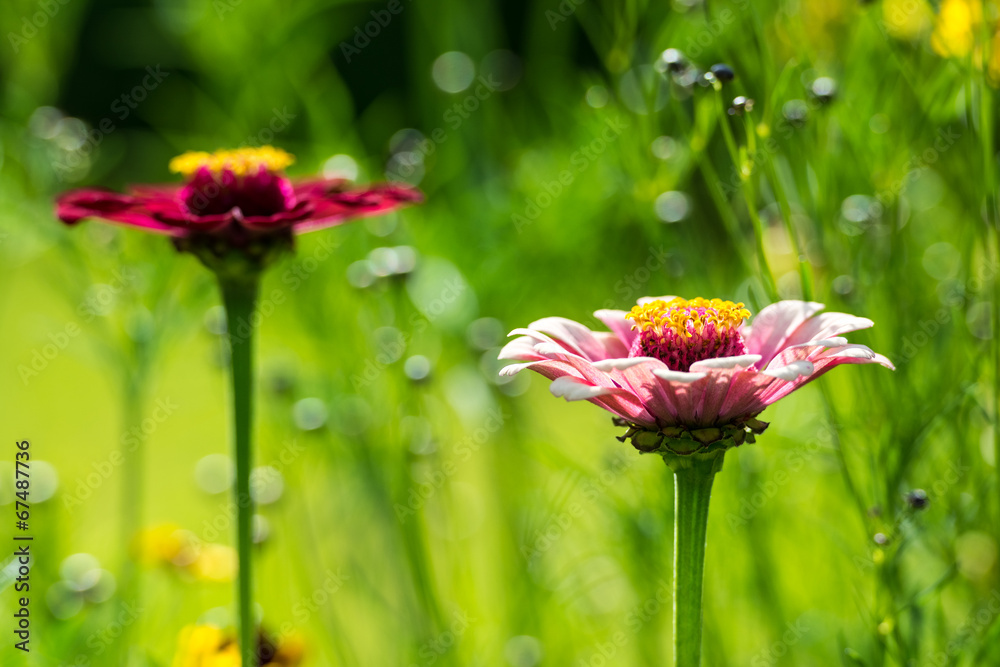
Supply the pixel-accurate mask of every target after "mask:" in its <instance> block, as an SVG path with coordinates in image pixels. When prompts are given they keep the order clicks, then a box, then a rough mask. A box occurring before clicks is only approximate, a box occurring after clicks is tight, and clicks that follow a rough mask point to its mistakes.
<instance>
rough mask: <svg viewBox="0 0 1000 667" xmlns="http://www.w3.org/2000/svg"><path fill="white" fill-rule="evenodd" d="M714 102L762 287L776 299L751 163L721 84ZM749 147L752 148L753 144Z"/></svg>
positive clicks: (716, 85)
mask: <svg viewBox="0 0 1000 667" xmlns="http://www.w3.org/2000/svg"><path fill="white" fill-rule="evenodd" d="M715 102H716V111H717V112H718V114H719V126H720V127H721V128H722V136H723V137H724V138H725V140H726V148H727V149H729V156H730V157H731V158H732V160H733V164H735V165H736V170H737V172H738V173H739V177H740V185H741V189H742V190H743V198H744V199H745V200H746V204H747V214H748V215H749V216H750V223H751V225H752V226H753V235H754V242H755V244H756V247H757V263H758V264H759V265H760V278H761V281H763V283H764V289H765V290H767V295H768V297H769V298H770V299H771V300H772V301H777V300H778V298H779V297H778V287H777V282H776V281H775V279H774V272H773V271H771V265H770V264H768V261H767V253H766V251H765V249H764V225H763V224H762V223H761V221H760V215H759V214H758V213H757V202H756V196H755V194H754V185H753V183H752V182H751V181H750V179H751V177H752V176H753V165H752V164H751V162H750V161H749V160H748V159H745V158H744V156H742V155H740V151H739V148H738V147H737V145H736V138H735V137H734V136H733V131H732V129H731V128H730V127H729V120H728V118H727V115H728V114H727V113H726V104H725V102H724V101H723V99H722V86H721V85H720V84H718V83H716V84H715ZM752 139H753V135H752V134H748V135H747V142H748V145H749V143H750V142H751V140H752ZM750 148H751V150H752V149H753V146H751V147H750Z"/></svg>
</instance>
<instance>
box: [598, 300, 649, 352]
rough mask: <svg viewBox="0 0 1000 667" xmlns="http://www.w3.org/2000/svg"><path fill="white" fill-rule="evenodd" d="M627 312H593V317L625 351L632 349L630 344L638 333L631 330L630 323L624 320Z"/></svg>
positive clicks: (605, 310)
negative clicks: (601, 323)
mask: <svg viewBox="0 0 1000 667" xmlns="http://www.w3.org/2000/svg"><path fill="white" fill-rule="evenodd" d="M626 315H628V312H626V311H624V310H607V309H604V310H598V311H596V312H594V317H596V318H597V319H599V320H600V321H601V322H603V323H604V326H606V327H607V328H608V329H610V330H611V333H613V334H614V335H615V336H617V337H618V340H620V341H621V342H622V345H624V346H625V348H626V351H627V350H628V349H629V348H631V347H632V342H633V341H634V340H635V337H636V336H638V335H639V332H638V331H635V330H633V329H632V322H631V321H629V320H627V319H625V316H626Z"/></svg>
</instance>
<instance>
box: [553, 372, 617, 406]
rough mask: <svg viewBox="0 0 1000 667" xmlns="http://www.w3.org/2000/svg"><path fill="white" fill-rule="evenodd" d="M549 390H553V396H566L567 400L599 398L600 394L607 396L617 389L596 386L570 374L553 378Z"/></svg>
mask: <svg viewBox="0 0 1000 667" xmlns="http://www.w3.org/2000/svg"><path fill="white" fill-rule="evenodd" d="M549 391H551V392H552V395H553V396H559V397H560V398H565V399H566V400H567V401H585V400H587V399H589V398H597V397H598V396H607V395H609V394H613V393H615V390H614V389H612V388H611V387H595V386H594V385H592V384H587V383H586V382H584V381H583V380H580V379H578V378H574V377H570V376H569V375H564V376H562V377H558V378H556V379H555V380H553V381H552V384H551V385H550V386H549Z"/></svg>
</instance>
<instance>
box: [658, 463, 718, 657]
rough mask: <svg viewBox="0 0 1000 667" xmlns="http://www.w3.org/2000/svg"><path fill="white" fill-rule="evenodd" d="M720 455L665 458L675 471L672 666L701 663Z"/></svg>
mask: <svg viewBox="0 0 1000 667" xmlns="http://www.w3.org/2000/svg"><path fill="white" fill-rule="evenodd" d="M722 457H723V454H722V453H717V454H714V455H711V456H710V457H709V458H701V457H698V456H689V457H679V456H670V457H664V460H665V461H666V462H667V465H668V466H670V467H671V468H672V469H673V471H674V667H699V666H700V665H701V626H702V612H701V598H702V594H701V591H702V580H703V578H704V571H705V540H706V533H707V529H708V504H709V500H710V499H711V496H712V482H713V481H714V480H715V474H716V473H717V472H719V470H721V469H722Z"/></svg>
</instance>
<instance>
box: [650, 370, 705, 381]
mask: <svg viewBox="0 0 1000 667" xmlns="http://www.w3.org/2000/svg"><path fill="white" fill-rule="evenodd" d="M653 375H655V376H656V377H658V378H660V379H661V380H666V381H667V382H680V383H681V384H691V383H692V382H697V381H698V380H700V379H702V378H703V377H705V376H706V375H708V374H707V373H690V372H688V373H685V372H684V371H672V370H670V369H659V370H655V371H653Z"/></svg>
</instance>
